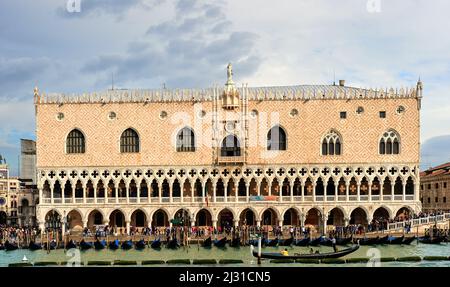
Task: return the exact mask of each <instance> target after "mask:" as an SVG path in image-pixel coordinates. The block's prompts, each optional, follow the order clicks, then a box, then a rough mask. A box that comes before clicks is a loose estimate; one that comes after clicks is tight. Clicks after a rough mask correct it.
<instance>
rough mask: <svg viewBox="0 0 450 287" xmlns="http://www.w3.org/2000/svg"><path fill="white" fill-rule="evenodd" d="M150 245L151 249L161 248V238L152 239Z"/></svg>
mask: <svg viewBox="0 0 450 287" xmlns="http://www.w3.org/2000/svg"><path fill="white" fill-rule="evenodd" d="M150 247H151V248H153V249H158V248H161V238H159V237H158V238H156V239H155V240H153V242H152V244H150Z"/></svg>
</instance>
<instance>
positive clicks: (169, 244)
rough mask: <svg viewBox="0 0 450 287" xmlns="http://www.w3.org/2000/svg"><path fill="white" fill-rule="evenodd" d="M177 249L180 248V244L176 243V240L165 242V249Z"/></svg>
mask: <svg viewBox="0 0 450 287" xmlns="http://www.w3.org/2000/svg"><path fill="white" fill-rule="evenodd" d="M178 247H180V243H178V240H177V239H176V238H174V239H172V240H170V241H169V242H167V248H169V249H177V248H178Z"/></svg>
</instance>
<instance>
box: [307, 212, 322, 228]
mask: <svg viewBox="0 0 450 287" xmlns="http://www.w3.org/2000/svg"><path fill="white" fill-rule="evenodd" d="M322 223H323V220H322V216H321V213H320V211H319V210H318V209H317V208H311V209H310V210H308V213H306V218H305V226H306V227H308V228H310V229H311V233H314V232H319V233H323V232H322V229H323V228H322V225H323V224H322Z"/></svg>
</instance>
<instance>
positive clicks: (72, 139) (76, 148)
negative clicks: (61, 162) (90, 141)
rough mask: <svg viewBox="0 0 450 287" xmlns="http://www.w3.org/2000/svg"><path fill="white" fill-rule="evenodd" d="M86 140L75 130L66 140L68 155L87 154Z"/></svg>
mask: <svg viewBox="0 0 450 287" xmlns="http://www.w3.org/2000/svg"><path fill="white" fill-rule="evenodd" d="M85 151H86V140H85V136H84V134H83V133H82V132H81V131H80V130H79V129H73V130H72V131H70V132H69V134H68V135H67V138H66V153H85Z"/></svg>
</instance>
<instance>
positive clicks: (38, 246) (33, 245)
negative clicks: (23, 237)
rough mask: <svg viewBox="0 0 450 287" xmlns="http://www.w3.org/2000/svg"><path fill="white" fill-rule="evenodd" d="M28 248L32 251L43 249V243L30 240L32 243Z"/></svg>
mask: <svg viewBox="0 0 450 287" xmlns="http://www.w3.org/2000/svg"><path fill="white" fill-rule="evenodd" d="M28 249H30V250H31V251H35V250H39V249H42V245H41V244H39V243H36V242H34V241H30V244H28Z"/></svg>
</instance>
